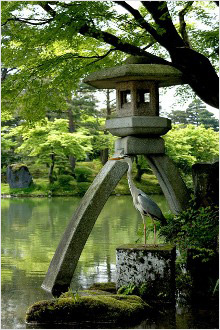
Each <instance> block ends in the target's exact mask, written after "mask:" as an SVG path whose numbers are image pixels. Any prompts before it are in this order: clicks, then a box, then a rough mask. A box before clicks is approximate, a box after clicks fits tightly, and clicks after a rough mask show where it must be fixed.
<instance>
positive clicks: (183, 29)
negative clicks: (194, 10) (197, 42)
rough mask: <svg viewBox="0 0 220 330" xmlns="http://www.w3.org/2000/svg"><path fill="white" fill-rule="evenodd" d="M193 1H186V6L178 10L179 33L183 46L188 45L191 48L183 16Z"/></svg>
mask: <svg viewBox="0 0 220 330" xmlns="http://www.w3.org/2000/svg"><path fill="white" fill-rule="evenodd" d="M193 2H194V1H188V2H187V4H186V6H185V7H184V8H183V9H182V10H181V11H180V12H179V22H180V29H179V31H180V34H181V36H182V38H183V41H184V43H185V46H186V47H189V48H192V47H191V44H190V41H189V37H188V34H187V31H186V22H185V19H184V16H185V15H186V13H187V11H188V9H189V8H190V7H192V5H193Z"/></svg>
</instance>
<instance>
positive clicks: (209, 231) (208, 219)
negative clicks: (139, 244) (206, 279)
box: [160, 201, 219, 261]
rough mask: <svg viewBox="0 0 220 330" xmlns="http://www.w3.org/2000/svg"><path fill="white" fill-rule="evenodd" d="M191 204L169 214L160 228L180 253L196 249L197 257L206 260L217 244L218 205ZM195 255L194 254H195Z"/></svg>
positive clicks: (162, 234) (211, 254)
mask: <svg viewBox="0 0 220 330" xmlns="http://www.w3.org/2000/svg"><path fill="white" fill-rule="evenodd" d="M191 204H192V206H191V207H189V208H188V209H187V210H185V211H183V212H181V213H179V214H178V215H169V216H168V217H167V225H166V226H163V227H162V228H161V230H160V235H161V236H164V237H165V240H166V241H169V242H173V243H174V244H176V245H177V246H178V247H179V249H180V251H181V253H182V255H183V256H184V255H185V256H186V252H187V250H189V249H196V251H197V252H198V254H197V257H201V258H202V259H203V261H207V260H208V259H209V258H210V257H212V256H213V255H214V254H215V253H216V249H217V244H218V232H219V219H218V211H219V210H218V207H216V206H208V207H200V208H198V209H196V208H195V205H194V202H193V201H191ZM195 257H196V256H195Z"/></svg>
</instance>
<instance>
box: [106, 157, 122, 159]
mask: <svg viewBox="0 0 220 330" xmlns="http://www.w3.org/2000/svg"><path fill="white" fill-rule="evenodd" d="M121 159H123V157H112V158H109V159H108V160H121Z"/></svg>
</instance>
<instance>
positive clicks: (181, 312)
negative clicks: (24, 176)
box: [1, 195, 218, 329]
mask: <svg viewBox="0 0 220 330" xmlns="http://www.w3.org/2000/svg"><path fill="white" fill-rule="evenodd" d="M152 198H153V199H154V200H155V201H156V202H157V204H158V205H159V206H160V208H161V209H162V211H163V212H169V209H168V205H167V203H166V201H165V199H164V197H163V196H156V195H154V196H152ZM79 201H80V199H79V198H73V197H71V198H70V197H62V198H50V199H49V198H24V199H23V198H14V199H3V200H2V203H1V204H2V205H1V208H2V227H1V228H2V231H1V241H2V269H1V280H2V296H1V299H2V303H1V308H2V323H1V328H2V329H25V328H26V325H25V322H24V319H25V313H26V310H27V308H28V307H29V306H30V305H31V304H33V303H34V302H36V301H39V300H43V299H47V298H50V297H51V296H50V295H49V294H48V293H46V292H44V291H43V290H42V289H41V284H42V281H43V279H44V276H45V273H46V272H47V269H48V266H49V263H50V261H51V258H52V256H53V254H54V252H55V250H56V247H57V245H58V243H59V241H60V239H61V237H62V234H63V232H64V230H65V228H66V226H67V224H68V222H69V220H70V218H71V215H72V213H73V211H74V210H75V209H76V207H77V205H78V204H79ZM149 226H150V227H151V224H150V222H149ZM142 229H143V227H142V220H141V216H140V214H139V213H138V212H137V211H136V210H135V208H134V207H133V204H132V200H131V197H130V196H120V197H116V196H112V197H110V198H109V200H108V202H107V203H106V205H105V207H104V208H103V210H102V212H101V214H100V216H99V218H98V219H97V222H96V224H95V226H94V228H93V230H92V232H91V234H90V236H89V239H88V241H87V243H86V245H85V248H84V250H83V253H82V255H81V257H80V260H79V263H78V266H77V269H76V271H75V273H74V277H73V281H72V283H71V288H72V289H73V290H77V289H80V288H86V287H88V286H90V285H91V284H92V283H94V282H108V281H110V282H113V281H115V249H116V247H117V246H119V245H121V244H125V243H135V241H137V240H138V239H140V235H138V232H142ZM151 232H152V234H151V235H150V237H149V240H148V242H149V243H152V242H153V230H151ZM141 240H143V237H142V238H141ZM197 314H198V311H196V312H194V311H192V310H189V309H186V308H185V309H184V308H178V309H177V310H176V311H171V310H170V311H169V312H167V313H165V314H161V315H160V317H157V319H156V320H155V321H152V320H151V321H149V320H145V321H144V322H142V323H141V324H140V325H139V326H137V327H136V328H142V329H187V328H188V329H199V328H203V329H211V328H215V327H214V326H212V324H210V318H209V316H210V315H209V314H207V311H203V313H202V314H201V313H200V314H199V315H197ZM58 327H59V328H62V327H61V326H58ZM93 327H94V325H93ZM41 328H42V327H41ZM47 328H48V326H47ZM52 328H54V327H53V326H52ZM64 328H67V327H66V326H65V327H64ZM76 328H77V327H76ZM78 328H79V326H78ZM88 328H89V326H88ZM99 328H102V326H100V327H99ZM216 328H218V327H216Z"/></svg>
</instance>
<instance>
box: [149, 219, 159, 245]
mask: <svg viewBox="0 0 220 330" xmlns="http://www.w3.org/2000/svg"><path fill="white" fill-rule="evenodd" d="M149 217H150V218H151V221H152V223H153V225H154V246H156V245H157V244H156V239H157V238H156V223H155V221H154V219H153V218H152V216H151V215H150V214H149Z"/></svg>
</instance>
